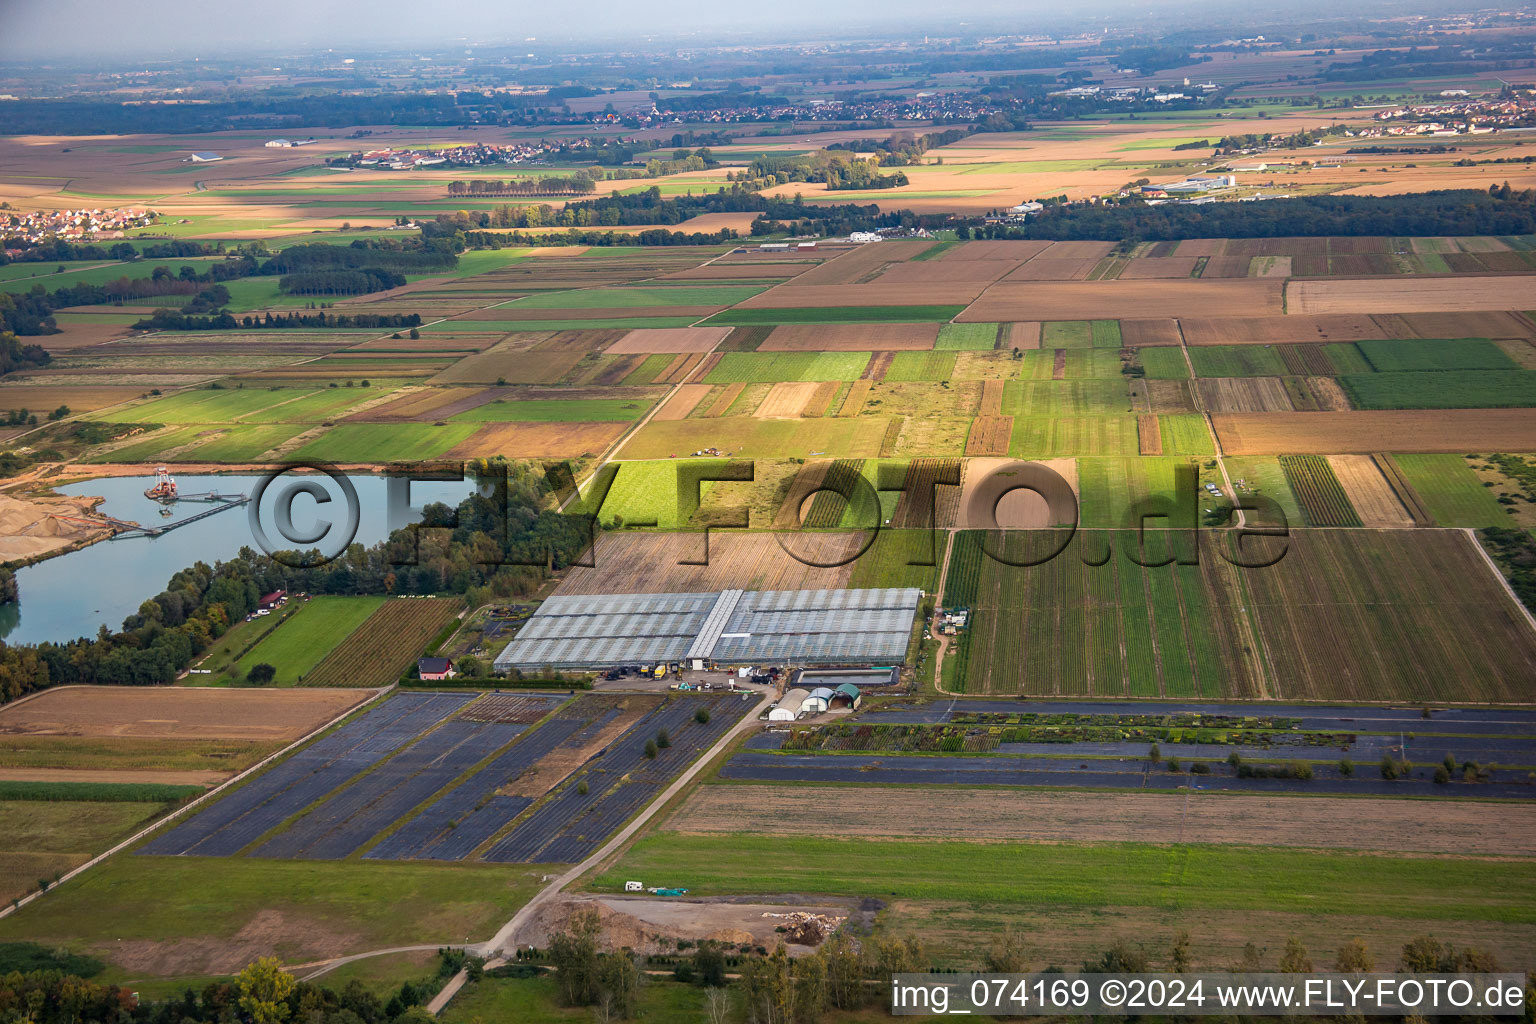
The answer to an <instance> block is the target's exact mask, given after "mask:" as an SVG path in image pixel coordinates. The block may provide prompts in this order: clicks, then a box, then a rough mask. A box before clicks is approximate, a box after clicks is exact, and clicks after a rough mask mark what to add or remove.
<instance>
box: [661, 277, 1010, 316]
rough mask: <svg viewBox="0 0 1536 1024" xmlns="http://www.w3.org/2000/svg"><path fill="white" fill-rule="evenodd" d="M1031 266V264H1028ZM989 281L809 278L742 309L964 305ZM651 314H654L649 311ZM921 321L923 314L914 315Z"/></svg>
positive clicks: (770, 292)
mask: <svg viewBox="0 0 1536 1024" xmlns="http://www.w3.org/2000/svg"><path fill="white" fill-rule="evenodd" d="M1025 265H1026V266H1028V264H1025ZM985 287H986V282H985V281H975V282H971V283H966V282H961V281H934V282H926V283H925V282H906V283H902V282H896V283H892V284H886V283H884V278H877V279H876V280H875V281H874V282H872V283H870V284H836V285H826V284H818V285H811V284H806V283H805V277H798V278H796V279H795V280H794V281H792V282H791V283H789V284H782V285H779V286H778V287H777V288H770V289H769V290H768V291H766V292H760V293H759V294H757V295H754V296H752V297H751V298H750V299H747V300H745V301H743V302H740V303H737V307H736V308H738V309H802V308H817V309H837V308H842V307H845V306H944V305H963V304H964V303H967V302H970V301H972V300H973V299H975V298H976V296H978V295H980V294H981V290H982V289H983V288H985ZM647 315H651V314H650V312H649V311H647ZM912 319H914V320H921V319H923V317H917V316H915V317H913V318H912Z"/></svg>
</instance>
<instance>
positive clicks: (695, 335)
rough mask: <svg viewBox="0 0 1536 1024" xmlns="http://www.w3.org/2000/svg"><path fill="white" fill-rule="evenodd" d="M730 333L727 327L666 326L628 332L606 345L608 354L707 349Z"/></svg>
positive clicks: (700, 350)
mask: <svg viewBox="0 0 1536 1024" xmlns="http://www.w3.org/2000/svg"><path fill="white" fill-rule="evenodd" d="M729 333H731V329H730V328H729V327H668V328H661V329H651V328H646V329H643V330H635V331H630V332H629V333H628V334H626V335H624V337H622V338H620V339H619V340H618V341H616V342H614V343H613V344H612V345H609V346H608V354H609V355H611V356H620V355H634V354H637V353H640V354H648V353H658V352H708V351H710V350H711V349H713V348H714V347H715V346H716V345H718V344H720V342H722V341H723V340H725V336H726V335H727V334H729Z"/></svg>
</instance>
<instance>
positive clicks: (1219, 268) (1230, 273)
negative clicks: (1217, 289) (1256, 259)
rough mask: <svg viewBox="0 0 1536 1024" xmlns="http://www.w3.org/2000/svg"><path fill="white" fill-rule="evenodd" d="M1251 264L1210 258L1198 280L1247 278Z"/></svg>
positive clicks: (1243, 259)
mask: <svg viewBox="0 0 1536 1024" xmlns="http://www.w3.org/2000/svg"><path fill="white" fill-rule="evenodd" d="M1252 262H1253V261H1252V260H1251V259H1249V258H1248V257H1246V256H1212V257H1211V258H1210V259H1208V260H1206V261H1205V269H1204V270H1202V271H1200V278H1201V280H1206V279H1213V278H1218V277H1247V276H1248V267H1249V265H1250V264H1251V263H1252ZM1120 276H1121V277H1124V276H1125V275H1124V274H1121V275H1120Z"/></svg>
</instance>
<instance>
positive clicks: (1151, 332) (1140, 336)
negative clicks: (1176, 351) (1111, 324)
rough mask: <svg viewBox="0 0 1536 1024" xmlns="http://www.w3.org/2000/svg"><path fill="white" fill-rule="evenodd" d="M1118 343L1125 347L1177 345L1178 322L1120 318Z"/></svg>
mask: <svg viewBox="0 0 1536 1024" xmlns="http://www.w3.org/2000/svg"><path fill="white" fill-rule="evenodd" d="M1120 343H1121V344H1122V345H1124V346H1125V347H1126V348H1149V347H1151V346H1153V345H1177V344H1178V343H1179V322H1178V321H1177V320H1121V321H1120Z"/></svg>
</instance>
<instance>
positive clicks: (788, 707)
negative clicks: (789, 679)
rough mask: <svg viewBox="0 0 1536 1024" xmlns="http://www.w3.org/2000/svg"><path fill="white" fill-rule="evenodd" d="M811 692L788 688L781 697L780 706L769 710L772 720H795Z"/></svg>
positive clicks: (769, 716)
mask: <svg viewBox="0 0 1536 1024" xmlns="http://www.w3.org/2000/svg"><path fill="white" fill-rule="evenodd" d="M809 697H810V694H809V693H807V692H806V691H805V690H788V691H786V692H785V694H784V696H782V697H780V698H779V706H778V707H776V708H771V709H770V710H769V711H768V721H770V722H793V721H794V720H795V719H797V718H799V717H800V712H801V710H802V709H804V707H805V702H806V700H807V698H809Z"/></svg>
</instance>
